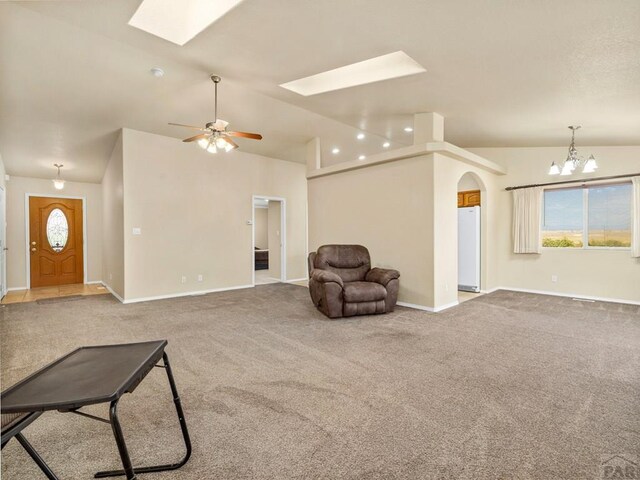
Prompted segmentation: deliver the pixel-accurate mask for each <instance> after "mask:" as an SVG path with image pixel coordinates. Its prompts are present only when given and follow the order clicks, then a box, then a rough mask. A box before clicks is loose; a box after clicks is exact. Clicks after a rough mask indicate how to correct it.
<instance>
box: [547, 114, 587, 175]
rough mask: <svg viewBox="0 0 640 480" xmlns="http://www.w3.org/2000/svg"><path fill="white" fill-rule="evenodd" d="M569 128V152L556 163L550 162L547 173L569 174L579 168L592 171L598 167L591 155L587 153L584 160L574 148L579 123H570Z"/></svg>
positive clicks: (583, 171)
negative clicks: (564, 158) (587, 156)
mask: <svg viewBox="0 0 640 480" xmlns="http://www.w3.org/2000/svg"><path fill="white" fill-rule="evenodd" d="M569 128H570V129H571V145H569V154H568V155H567V158H566V160H565V161H564V162H563V163H562V164H560V165H558V164H557V163H556V162H553V163H551V168H549V175H571V174H572V173H574V172H575V171H576V170H578V169H581V171H582V173H593V172H595V171H596V170H597V169H598V164H597V163H596V159H595V157H594V156H593V155H589V158H587V159H586V160H585V159H584V158H583V157H581V156H579V155H578V150H576V143H575V137H576V130H578V129H579V128H580V125H570V126H569Z"/></svg>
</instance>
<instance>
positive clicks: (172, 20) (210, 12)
mask: <svg viewBox="0 0 640 480" xmlns="http://www.w3.org/2000/svg"><path fill="white" fill-rule="evenodd" d="M242 1H243V0H180V1H176V0H142V3H141V4H140V6H139V7H138V10H136V13H134V14H133V17H131V20H129V25H131V26H132V27H136V28H139V29H140V30H144V31H145V32H148V33H151V34H153V35H156V36H157V37H160V38H164V39H165V40H168V41H170V42H173V43H176V44H178V45H180V46H182V45H184V44H185V43H187V42H188V41H189V40H191V39H192V38H193V37H195V36H196V35H198V34H199V33H200V32H202V31H203V30H204V29H205V28H207V27H208V26H209V25H211V24H212V23H213V22H215V21H216V20H218V19H220V18H221V17H223V16H224V15H225V14H227V13H228V12H229V11H230V10H231V9H232V8H234V7H235V6H237V5H238V4H239V3H240V2H242Z"/></svg>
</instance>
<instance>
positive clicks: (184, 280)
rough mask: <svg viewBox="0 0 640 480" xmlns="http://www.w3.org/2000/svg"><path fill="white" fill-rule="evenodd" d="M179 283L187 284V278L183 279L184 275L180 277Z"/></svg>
mask: <svg viewBox="0 0 640 480" xmlns="http://www.w3.org/2000/svg"><path fill="white" fill-rule="evenodd" d="M180 282H181V283H187V277H185V276H184V275H183V276H182V279H181V280H180Z"/></svg>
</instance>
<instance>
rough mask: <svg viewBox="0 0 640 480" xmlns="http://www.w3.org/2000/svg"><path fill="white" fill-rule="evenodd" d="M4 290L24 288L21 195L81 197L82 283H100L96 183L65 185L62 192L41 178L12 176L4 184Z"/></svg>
mask: <svg viewBox="0 0 640 480" xmlns="http://www.w3.org/2000/svg"><path fill="white" fill-rule="evenodd" d="M6 190H7V247H8V248H9V251H8V252H7V253H8V255H7V286H8V287H9V288H25V287H26V285H27V272H26V268H27V267H26V243H27V241H26V237H25V235H26V232H25V221H26V219H27V218H28V214H25V194H27V193H30V194H35V195H42V196H49V197H56V196H65V195H66V196H76V197H85V199H86V201H85V208H86V210H87V211H86V218H87V225H86V232H87V236H86V238H85V242H86V244H87V270H88V271H87V275H86V278H85V282H99V281H101V280H102V187H101V186H100V184H98V183H80V182H66V183H65V185H64V190H56V189H55V188H54V187H53V182H52V181H51V180H48V179H42V178H27V177H15V176H12V177H11V180H10V181H9V182H7V185H6Z"/></svg>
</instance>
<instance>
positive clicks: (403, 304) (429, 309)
mask: <svg viewBox="0 0 640 480" xmlns="http://www.w3.org/2000/svg"><path fill="white" fill-rule="evenodd" d="M396 305H400V306H401V307H407V308H414V309H416V310H423V311H425V312H431V313H435V310H434V309H433V307H425V306H424V305H418V304H416V303H409V302H396Z"/></svg>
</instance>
